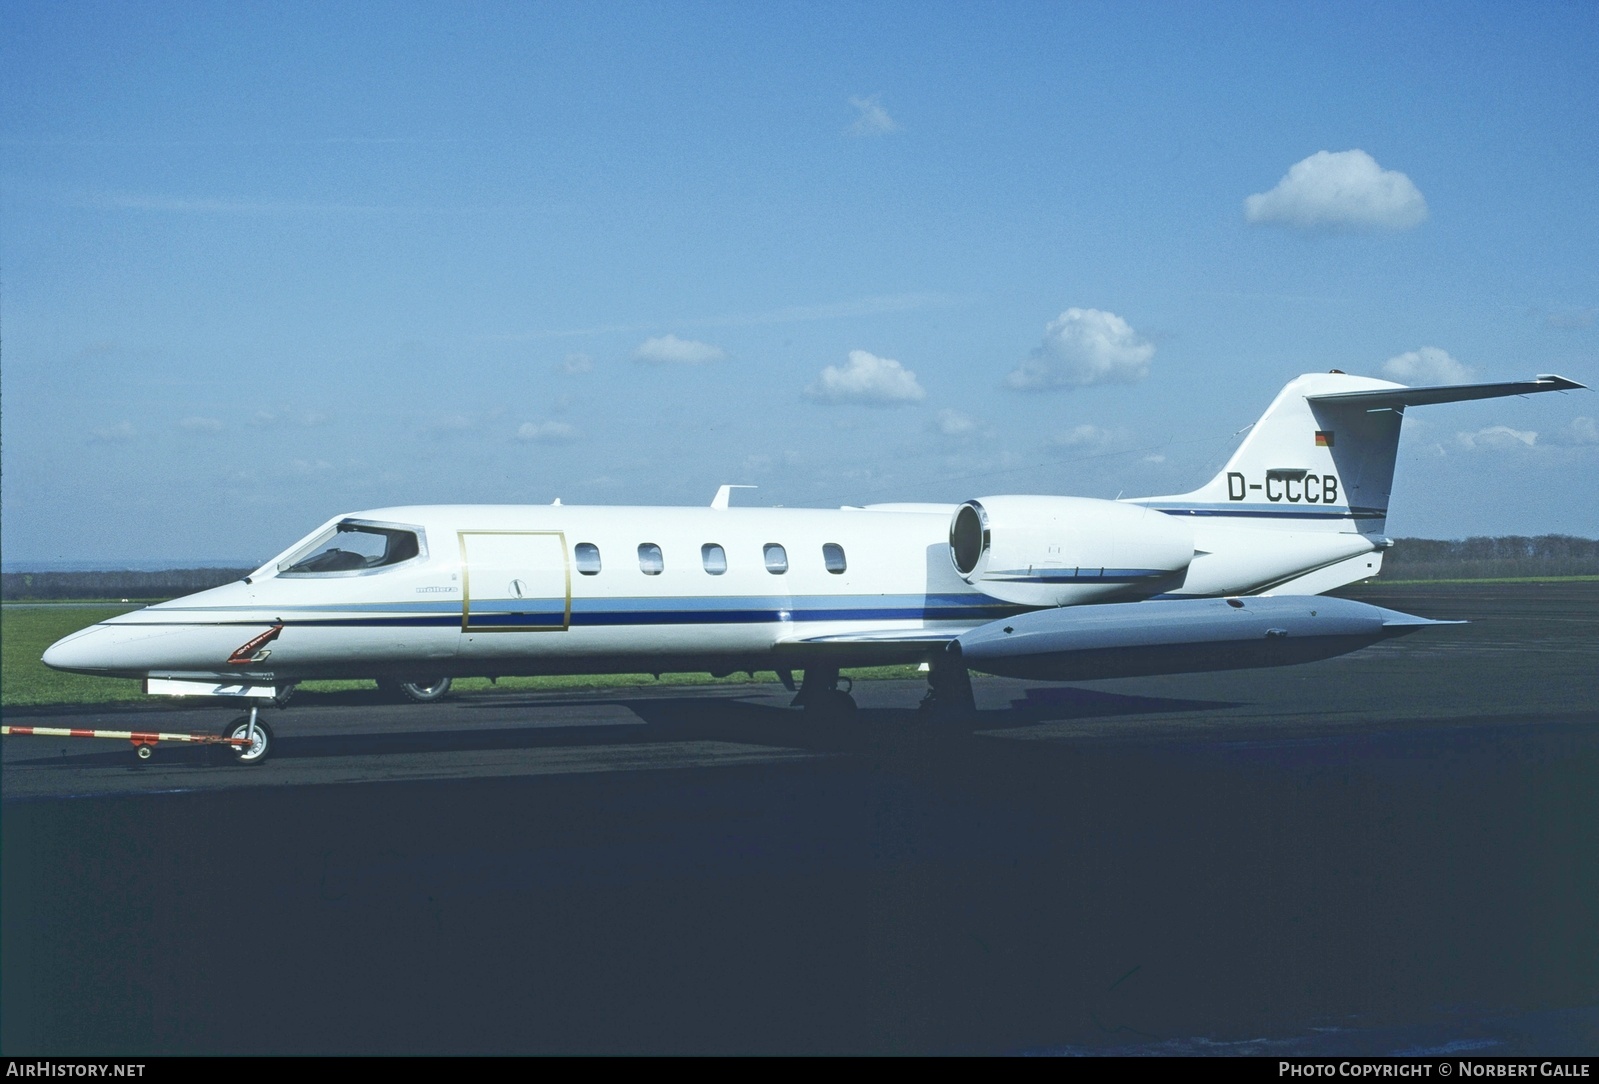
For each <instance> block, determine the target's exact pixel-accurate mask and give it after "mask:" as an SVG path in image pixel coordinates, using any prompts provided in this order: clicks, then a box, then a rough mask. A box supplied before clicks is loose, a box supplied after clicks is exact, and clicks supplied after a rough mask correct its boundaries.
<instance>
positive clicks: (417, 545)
mask: <svg viewBox="0 0 1599 1084" xmlns="http://www.w3.org/2000/svg"><path fill="white" fill-rule="evenodd" d="M420 534H421V532H419V531H417V530H414V529H410V528H406V527H387V526H381V525H379V524H375V523H362V522H360V521H359V520H353V519H346V520H341V521H340V522H338V523H335V524H334V525H333V526H332V527H331V528H329V529H328V530H326V531H324V532H323V533H321V534H319V535H317V537H316V538H314V539H312V540H311V541H310V542H309V543H307V544H306V545H304V546H302V547H300V549H298V550H296V551H295V552H294V553H293V554H291V555H290V556H289V557H287V558H285V559H284V560H282V561H280V562H278V574H279V575H281V576H314V575H323V574H326V573H330V572H364V571H366V570H368V569H374V568H386V567H388V566H390V565H397V564H399V563H400V562H401V561H409V560H410V559H411V558H413V557H416V556H418V555H419V554H420V553H421V552H422V541H421V537H420Z"/></svg>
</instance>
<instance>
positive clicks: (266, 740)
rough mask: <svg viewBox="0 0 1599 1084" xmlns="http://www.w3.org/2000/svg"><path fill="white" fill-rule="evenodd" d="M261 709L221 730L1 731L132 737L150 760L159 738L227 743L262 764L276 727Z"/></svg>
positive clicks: (8, 729) (247, 760) (4, 731)
mask: <svg viewBox="0 0 1599 1084" xmlns="http://www.w3.org/2000/svg"><path fill="white" fill-rule="evenodd" d="M259 710H260V709H259V708H258V707H257V706H256V705H254V704H251V705H250V714H249V715H241V716H239V718H237V719H235V720H233V722H231V723H229V724H228V725H227V726H226V727H224V728H223V730H222V733H221V734H179V733H168V732H167V731H164V730H162V731H156V730H84V729H79V728H77V727H70V728H69V727H57V726H0V735H10V734H15V735H17V736H18V737H22V736H32V737H36V738H114V739H117V740H118V741H131V742H132V743H133V750H134V752H135V753H137V754H138V756H139V759H140V760H149V759H150V754H151V753H152V752H153V751H154V749H155V746H156V743H157V742H164V741H175V742H188V743H189V744H191V745H226V746H228V747H230V748H232V749H233V751H234V753H235V754H236V755H237V757H238V761H239V763H240V764H259V763H261V762H262V761H263V760H265V759H266V757H267V753H268V752H269V751H270V750H271V748H272V730H271V728H270V727H268V726H267V725H266V724H265V723H263V722H261V721H260V720H259V719H257V718H256V715H257V713H258V711H259Z"/></svg>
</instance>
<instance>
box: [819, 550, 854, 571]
mask: <svg viewBox="0 0 1599 1084" xmlns="http://www.w3.org/2000/svg"><path fill="white" fill-rule="evenodd" d="M822 562H823V563H824V564H826V565H827V571H829V572H831V573H832V574H833V575H835V576H841V575H843V574H844V570H845V569H846V568H848V567H849V566H848V565H847V564H845V563H844V547H843V546H840V545H839V544H838V543H837V542H829V543H827V544H826V545H825V546H823V547H822Z"/></svg>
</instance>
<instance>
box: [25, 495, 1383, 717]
mask: <svg viewBox="0 0 1599 1084" xmlns="http://www.w3.org/2000/svg"><path fill="white" fill-rule="evenodd" d="M1094 503H1099V504H1108V502H1094ZM955 507H956V506H953V505H949V506H946V505H925V506H877V507H871V508H846V509H838V510H821V509H784V508H731V509H729V508H720V509H718V508H662V507H650V508H646V507H582V506H561V505H540V506H512V505H435V506H411V507H396V508H384V509H377V510H373V511H368V512H362V513H356V514H354V515H351V516H347V517H340V518H339V519H337V520H333V521H330V522H329V524H327V525H325V526H324V527H323V528H322V529H321V532H319V533H321V534H322V535H323V536H326V535H327V533H328V532H329V531H331V530H333V526H334V524H338V523H351V522H359V523H363V524H377V525H380V526H381V527H382V529H403V530H405V531H407V532H414V534H415V536H416V538H417V544H416V547H415V551H414V555H412V556H408V557H406V558H405V559H404V560H400V561H398V562H397V563H393V564H389V565H383V566H379V567H373V568H361V569H354V570H349V569H346V570H335V571H310V572H307V571H299V572H296V571H294V570H293V567H292V564H291V562H292V561H293V560H294V559H295V556H294V555H295V554H296V552H297V551H301V550H302V549H303V546H304V545H305V544H304V543H302V544H301V546H297V547H296V548H295V549H291V550H290V551H288V553H287V554H286V555H285V557H284V558H282V559H280V560H277V561H274V562H272V563H270V564H268V565H266V566H263V567H262V568H261V569H259V570H257V571H256V572H255V573H253V574H252V575H251V576H250V577H248V578H247V579H245V580H241V581H238V582H235V583H231V584H226V585H224V586H222V587H217V588H214V589H212V590H209V591H203V592H200V593H199V594H195V595H190V596H188V597H185V598H180V599H175V600H173V601H171V602H164V603H160V604H157V605H153V606H149V607H146V608H144V609H141V610H137V611H134V612H132V613H128V614H125V615H122V616H120V617H117V618H114V619H112V620H110V621H107V622H104V623H102V624H100V625H96V626H93V627H92V628H90V629H86V630H84V631H83V632H82V633H78V634H76V635H74V636H71V637H68V638H66V639H64V640H62V641H61V642H59V643H57V644H56V645H54V646H53V647H52V648H51V649H50V650H49V652H47V654H46V656H45V662H46V663H48V664H49V665H51V666H54V667H57V668H59V669H68V670H77V671H81V672H91V673H100V674H121V675H128V676H139V677H153V678H164V679H177V680H196V681H234V682H242V683H246V684H251V685H275V686H282V685H286V684H292V683H294V682H297V681H302V680H307V679H313V678H370V677H393V678H401V679H404V680H414V679H421V678H432V677H439V676H464V675H481V676H506V675H515V674H552V673H627V672H656V673H660V672H667V671H708V672H711V673H730V672H733V671H738V670H758V669H767V670H771V669H790V668H793V669H805V668H807V667H809V666H812V665H831V666H835V667H836V666H863V665H876V664H884V663H892V662H917V661H926V660H929V659H931V658H933V657H934V656H935V655H936V654H937V653H938V652H939V651H940V650H942V648H943V645H944V644H945V643H946V642H947V641H948V640H949V639H951V638H953V637H954V636H955V635H958V634H959V633H961V632H964V631H966V630H969V629H973V628H975V627H977V626H979V625H982V624H984V623H986V622H989V621H993V620H995V619H997V618H1001V617H1005V616H1007V615H1011V614H1015V613H1020V612H1023V611H1025V610H1028V609H1033V608H1036V606H1033V605H1028V604H1026V603H1025V602H1016V601H1005V600H1004V599H1003V598H1001V597H996V596H995V595H994V594H991V593H986V592H985V591H984V590H983V589H982V587H983V584H982V583H981V582H980V581H979V582H978V583H977V585H975V586H974V585H973V583H969V582H967V581H966V580H965V579H963V578H962V577H961V575H959V574H958V573H957V571H956V569H955V567H954V565H953V564H952V561H951V556H950V533H949V532H950V517H951V513H952V512H953V511H954V509H955ZM1130 511H1131V510H1130ZM1150 514H1155V513H1150ZM1161 518H1163V519H1164V517H1163V516H1162V517H1161ZM1207 526H1208V525H1207ZM1218 526H1219V525H1218ZM1227 530H1228V531H1229V533H1230V534H1231V535H1236V536H1238V538H1239V539H1240V542H1241V543H1242V542H1247V543H1248V544H1247V545H1244V546H1243V550H1244V551H1243V552H1234V553H1233V554H1232V555H1231V556H1230V557H1229V558H1228V559H1226V560H1225V561H1222V560H1218V559H1217V558H1220V557H1221V555H1220V554H1215V553H1206V554H1204V555H1203V556H1201V557H1200V558H1198V559H1196V562H1195V565H1194V571H1195V572H1197V571H1198V570H1200V569H1201V568H1204V567H1206V566H1207V563H1208V566H1209V567H1211V568H1214V569H1215V570H1216V572H1221V571H1222V567H1223V566H1224V565H1225V566H1231V567H1236V568H1237V570H1238V572H1237V574H1236V575H1225V574H1223V575H1217V574H1216V573H1215V572H1206V573H1205V574H1204V575H1203V577H1200V578H1199V579H1198V581H1197V582H1195V583H1194V584H1192V585H1190V584H1187V583H1185V582H1184V575H1183V574H1179V575H1178V576H1177V577H1176V578H1175V579H1172V578H1168V579H1167V580H1165V581H1161V582H1159V583H1152V584H1150V585H1149V586H1148V587H1147V588H1140V586H1139V585H1137V584H1133V585H1129V584H1126V583H1112V582H1108V581H1107V582H1105V583H1103V584H1100V583H1096V582H1093V581H1092V580H1086V579H1085V581H1084V582H1079V583H1075V584H1073V585H1071V586H1070V587H1069V589H1068V590H1069V592H1070V597H1069V598H1063V599H1062V600H1061V602H1069V603H1071V604H1076V603H1093V602H1099V601H1115V600H1125V599H1128V598H1137V597H1149V596H1150V595H1154V594H1161V595H1163V596H1166V597H1170V596H1174V595H1195V594H1205V595H1214V594H1223V593H1241V592H1247V591H1251V590H1255V589H1259V588H1260V587H1262V586H1263V585H1264V584H1265V583H1266V582H1267V580H1268V579H1276V580H1280V579H1281V578H1282V576H1283V575H1284V568H1283V567H1282V566H1285V565H1287V566H1291V569H1290V570H1298V569H1310V568H1316V567H1322V566H1325V565H1326V564H1327V563H1328V561H1329V560H1331V559H1333V558H1334V557H1338V558H1341V557H1343V556H1344V555H1345V554H1346V553H1347V552H1349V551H1350V550H1351V549H1355V550H1359V551H1360V552H1363V553H1369V552H1370V549H1371V545H1370V542H1369V540H1366V539H1364V538H1362V537H1361V536H1359V535H1348V534H1345V535H1339V534H1336V533H1332V532H1321V533H1318V535H1317V536H1316V537H1317V538H1319V539H1320V540H1321V543H1320V544H1319V545H1316V546H1314V547H1311V549H1303V548H1301V547H1298V546H1294V547H1285V546H1284V545H1283V542H1284V541H1285V536H1284V535H1283V534H1282V533H1280V532H1278V531H1274V530H1257V531H1254V532H1247V531H1244V530H1242V529H1241V528H1237V527H1229V528H1228V529H1227ZM1204 533H1207V532H1203V531H1202V532H1201V534H1204ZM316 537H317V536H316V535H313V536H310V538H311V539H314V538H316ZM772 547H780V548H781V549H780V552H779V551H777V550H774V549H772ZM1329 547H1331V548H1329ZM1289 549H1292V550H1294V551H1296V552H1293V553H1289V552H1287V551H1288V550H1289ZM1312 551H1313V552H1312ZM407 552H411V551H407ZM1262 569H1269V570H1270V575H1269V577H1266V578H1263V573H1262ZM1188 575H1190V576H1191V575H1193V573H1192V572H1190V573H1189V574H1188ZM1056 604H1060V603H1056ZM275 625H281V626H282V629H281V631H280V632H279V633H278V634H277V635H276V637H275V638H274V639H272V640H271V641H270V642H268V643H266V644H264V645H263V646H262V647H261V649H260V650H258V651H254V652H251V653H248V654H247V655H246V656H245V657H239V656H238V651H239V649H240V648H241V646H242V645H245V644H247V643H248V642H250V641H251V640H252V639H253V638H254V637H256V636H258V635H261V634H262V633H263V631H266V630H270V629H271V627H272V626H275ZM230 656H232V657H234V661H232V662H230V661H229V659H230Z"/></svg>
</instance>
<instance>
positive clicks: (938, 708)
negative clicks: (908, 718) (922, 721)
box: [920, 643, 977, 719]
mask: <svg viewBox="0 0 1599 1084" xmlns="http://www.w3.org/2000/svg"><path fill="white" fill-rule="evenodd" d="M920 707H921V710H923V711H925V712H929V713H931V714H932V715H934V716H936V717H938V718H943V719H958V718H963V717H965V716H968V715H971V714H972V713H974V712H976V711H977V700H976V698H975V697H974V696H973V695H972V675H971V674H970V673H969V672H968V671H967V669H966V664H965V663H964V662H963V661H961V654H960V648H959V647H958V646H956V645H955V644H954V643H951V644H950V645H949V647H948V648H946V649H945V651H944V654H942V655H940V656H938V657H937V658H935V659H933V660H932V665H931V666H930V667H929V668H928V671H927V695H926V696H924V697H922V702H921V704H920Z"/></svg>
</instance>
